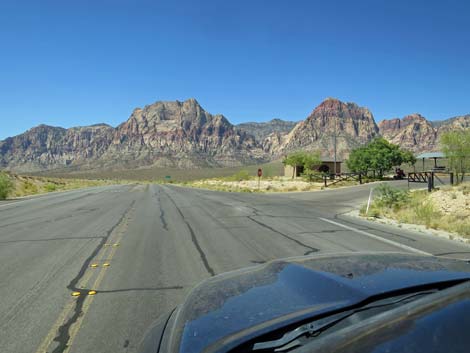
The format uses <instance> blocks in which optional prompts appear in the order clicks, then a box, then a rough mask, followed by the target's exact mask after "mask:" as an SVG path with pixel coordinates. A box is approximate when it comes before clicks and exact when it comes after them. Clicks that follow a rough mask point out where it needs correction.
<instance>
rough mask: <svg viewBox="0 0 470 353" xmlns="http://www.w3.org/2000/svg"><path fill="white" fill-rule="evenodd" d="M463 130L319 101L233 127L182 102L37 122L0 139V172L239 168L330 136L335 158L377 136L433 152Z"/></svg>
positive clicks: (450, 122)
mask: <svg viewBox="0 0 470 353" xmlns="http://www.w3.org/2000/svg"><path fill="white" fill-rule="evenodd" d="M466 128H470V115H463V116H457V117H452V118H450V119H446V120H444V121H439V123H437V124H433V123H432V122H431V121H429V120H427V119H426V118H425V117H423V116H422V115H420V114H418V113H415V114H410V115H407V116H405V117H403V118H393V119H384V120H382V121H380V122H379V124H376V122H375V119H374V116H373V114H372V112H371V111H370V110H369V109H368V108H365V107H360V106H359V105H357V104H356V103H352V102H342V101H340V100H339V99H336V98H327V99H325V100H324V101H323V102H321V103H320V104H319V105H318V106H317V107H316V108H315V109H314V110H313V111H312V112H311V113H310V114H309V115H308V116H307V118H306V119H304V120H301V121H299V122H293V121H284V120H281V119H272V120H271V121H268V122H248V123H241V124H238V125H233V124H231V123H230V121H229V120H228V119H227V118H226V117H225V116H224V115H222V114H215V115H213V114H210V113H208V112H207V111H205V110H204V109H203V108H202V107H201V106H200V105H199V103H198V102H197V100H196V99H194V98H190V99H187V100H185V101H156V102H154V103H152V104H149V105H146V106H144V107H143V108H135V109H134V110H133V111H132V113H131V115H130V116H129V118H128V119H127V120H125V121H123V122H122V123H121V124H119V125H117V126H116V127H113V126H111V125H109V124H106V123H97V124H92V125H88V126H75V127H71V128H63V127H60V126H50V125H46V124H40V125H38V126H35V127H33V128H31V129H29V130H27V131H25V132H24V133H22V134H19V135H16V136H13V137H8V138H6V139H4V140H2V141H0V167H2V168H6V169H10V170H16V171H27V172H31V171H42V170H48V169H52V168H61V167H74V168H77V169H110V168H123V169H125V168H136V167H146V166H157V167H178V168H194V167H224V166H240V165H245V164H256V163H263V162H267V161H271V160H274V159H279V158H282V157H283V156H284V155H285V154H286V153H289V152H291V151H295V150H298V149H305V150H321V151H322V154H323V155H327V154H328V155H332V154H333V140H334V135H335V131H336V135H337V138H336V139H337V147H338V148H337V155H338V157H339V158H346V157H347V155H348V153H349V151H350V150H351V149H352V148H354V147H357V146H360V145H362V144H364V143H367V142H368V141H370V140H371V139H373V138H375V137H378V136H383V137H385V138H386V139H387V140H389V141H390V142H392V143H397V144H399V145H400V146H402V147H404V148H407V149H410V150H412V151H413V152H416V153H420V152H426V151H434V150H436V149H438V148H439V145H438V140H439V137H440V135H441V134H442V133H443V132H445V131H449V130H454V129H466Z"/></svg>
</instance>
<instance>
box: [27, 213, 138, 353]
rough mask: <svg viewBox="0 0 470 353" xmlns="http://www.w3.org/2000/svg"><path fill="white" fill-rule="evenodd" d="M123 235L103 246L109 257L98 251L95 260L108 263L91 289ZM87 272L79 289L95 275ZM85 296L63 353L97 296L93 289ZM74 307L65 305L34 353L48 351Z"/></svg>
mask: <svg viewBox="0 0 470 353" xmlns="http://www.w3.org/2000/svg"><path fill="white" fill-rule="evenodd" d="M132 211H133V209H132ZM119 228H127V222H124V223H122V224H121V227H119ZM119 233H121V234H119ZM123 233H124V229H121V230H120V231H119V232H118V236H117V238H118V239H116V242H115V243H107V244H104V246H105V247H108V248H109V247H111V248H110V249H111V251H109V256H107V257H104V255H105V253H106V252H108V251H106V250H107V249H103V251H100V256H99V259H97V261H98V262H99V261H101V260H102V259H103V258H106V259H107V261H108V262H106V263H103V267H102V268H100V271H99V273H98V275H97V277H96V280H95V283H94V284H93V286H92V288H98V286H99V285H100V283H101V281H102V280H103V278H104V274H105V271H106V268H107V267H109V266H110V263H109V261H111V259H112V258H113V256H114V254H115V253H116V250H117V247H118V246H119V245H120V241H121V240H122V238H123V236H124V234H123ZM90 267H91V268H96V267H99V264H98V263H93V264H92V265H91V266H90ZM87 272H88V273H86V274H85V277H84V278H83V279H82V281H81V283H80V286H81V288H85V287H86V285H87V283H88V281H89V280H90V278H91V277H92V275H93V274H95V273H96V272H95V271H87ZM87 294H88V296H87V298H85V301H84V303H83V307H82V315H81V316H80V318H79V319H78V321H77V322H75V324H73V325H72V327H71V328H70V332H69V333H70V338H69V340H68V342H67V348H66V349H65V352H69V351H70V348H71V346H72V343H73V341H74V340H75V337H76V335H77V333H78V331H79V329H80V327H81V324H82V322H83V318H84V317H85V315H86V313H87V312H88V309H89V308H90V305H91V303H92V302H93V299H94V296H95V295H96V294H97V291H96V290H95V289H92V290H89V291H88V293H87ZM71 295H72V296H74V297H78V296H80V295H81V292H79V291H75V292H72V293H71ZM74 305H75V300H70V301H69V302H68V303H67V304H66V306H65V307H64V309H63V310H62V311H61V312H60V314H59V317H58V318H57V320H56V321H55V323H54V325H52V327H51V329H50V330H49V332H48V333H47V335H46V337H45V338H44V340H43V341H42V342H41V345H40V346H39V348H38V349H37V350H36V353H47V350H48V348H49V346H50V345H51V343H52V341H53V340H54V337H55V336H56V335H57V331H58V330H59V328H60V326H62V325H63V323H64V322H65V320H66V319H67V317H68V316H69V314H70V312H71V311H72V309H73V308H74Z"/></svg>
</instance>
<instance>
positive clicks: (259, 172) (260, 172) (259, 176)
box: [258, 168, 263, 178]
mask: <svg viewBox="0 0 470 353" xmlns="http://www.w3.org/2000/svg"><path fill="white" fill-rule="evenodd" d="M262 175H263V170H262V169H261V168H259V169H258V178H261V176H262Z"/></svg>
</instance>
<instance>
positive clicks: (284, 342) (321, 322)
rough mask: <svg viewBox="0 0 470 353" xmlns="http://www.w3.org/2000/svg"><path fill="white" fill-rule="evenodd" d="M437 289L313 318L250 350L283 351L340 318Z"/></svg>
mask: <svg viewBox="0 0 470 353" xmlns="http://www.w3.org/2000/svg"><path fill="white" fill-rule="evenodd" d="M435 292H437V290H435V289H434V290H429V291H421V292H417V293H412V294H407V295H402V296H399V297H393V298H387V299H384V300H381V301H378V302H374V303H370V304H367V305H365V306H362V307H360V308H355V309H351V310H346V311H342V312H340V313H337V314H333V315H330V316H327V317H325V318H322V319H318V320H315V321H313V322H309V323H307V324H304V325H302V326H299V327H297V328H296V329H294V330H292V331H289V332H287V333H285V334H284V335H283V336H282V337H281V338H279V339H277V340H273V341H266V342H258V343H255V344H254V345H253V348H252V350H254V351H257V350H263V349H267V350H274V351H275V352H283V351H286V350H289V349H292V348H294V347H297V346H300V345H302V342H301V341H300V340H298V338H300V337H303V336H306V337H315V336H318V335H319V334H320V333H322V332H323V331H325V330H326V329H328V328H330V327H332V326H334V325H336V324H337V323H339V322H341V321H342V320H344V319H346V318H348V317H349V316H351V315H353V314H356V313H359V312H362V311H366V310H371V309H377V308H381V307H385V306H389V305H394V304H398V303H401V302H406V301H410V300H412V299H415V297H418V296H422V295H427V294H431V293H435Z"/></svg>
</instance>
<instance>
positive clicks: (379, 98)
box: [0, 0, 470, 139]
mask: <svg viewBox="0 0 470 353" xmlns="http://www.w3.org/2000/svg"><path fill="white" fill-rule="evenodd" d="M469 18H470V2H469V1H467V0H462V1H452V0H451V1H429V0H428V1H411V0H408V1H401V0H399V1H397V0H394V1H388V0H370V1H359V0H357V1H351V0H345V1H335V0H329V1H315V0H310V1H296V0H289V1H287V0H284V1H276V0H269V1H257V0H249V1H245V0H237V1H220V0H219V1H170V0H168V1H131V0H129V1H121V0H112V1H107V0H106V1H100V0H94V1H87V0H80V1H64V0H61V1H47V0H41V1H36V0H35V1H22V0H12V1H10V0H0V48H1V50H0V122H1V128H0V139H3V138H5V137H7V136H11V135H15V134H18V133H21V132H23V131H24V130H26V129H28V128H30V127H32V126H35V125H38V124H40V123H46V124H50V125H57V126H64V127H70V126H76V125H87V124H93V123H98V122H106V123H109V124H111V125H117V124H119V123H121V122H122V121H124V120H126V119H127V118H128V116H129V115H130V113H131V112H132V110H133V109H134V108H135V107H138V106H144V105H146V104H150V103H152V102H155V101H157V100H184V99H187V98H190V97H194V98H196V99H197V100H198V101H199V103H200V104H201V105H202V106H203V107H204V108H205V109H206V110H207V111H209V112H211V113H222V114H224V115H225V116H226V117H227V118H228V119H229V120H230V121H231V122H233V123H239V122H242V121H265V120H270V119H271V118H274V117H279V118H282V119H287V120H300V119H304V118H305V117H306V116H307V115H308V114H309V113H310V112H311V111H312V109H313V108H314V107H315V106H317V105H318V104H319V103H320V102H321V101H322V100H323V99H324V98H326V97H337V98H339V99H341V100H344V101H354V102H356V103H358V104H359V105H361V106H367V107H368V108H370V109H371V111H372V112H373V114H374V116H375V118H376V120H377V121H379V120H381V119H384V118H391V117H396V116H398V117H402V116H404V115H406V114H410V113H414V112H420V113H421V114H423V115H424V116H426V117H428V118H430V119H433V120H435V119H443V118H447V117H451V116H456V115H462V114H468V113H470V27H469V26H468V19H469Z"/></svg>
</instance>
